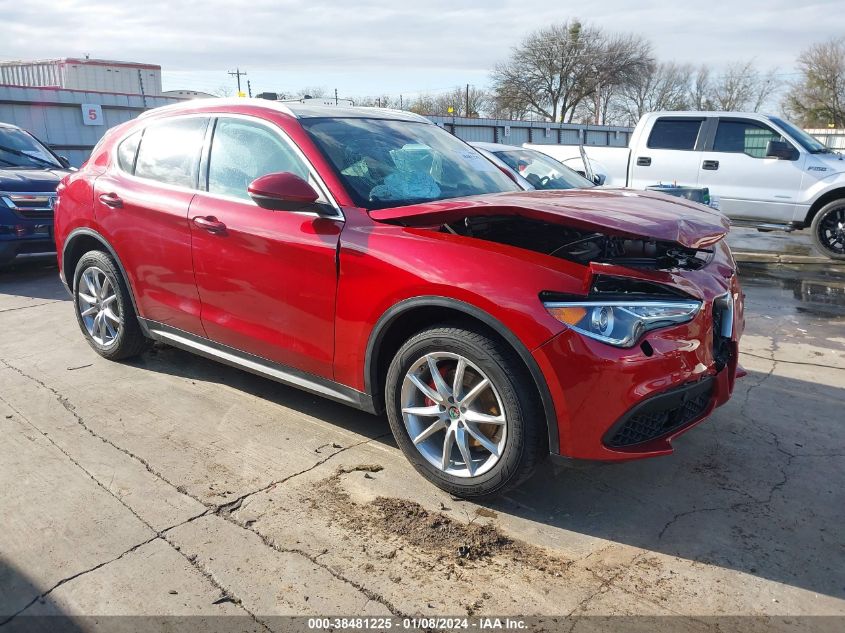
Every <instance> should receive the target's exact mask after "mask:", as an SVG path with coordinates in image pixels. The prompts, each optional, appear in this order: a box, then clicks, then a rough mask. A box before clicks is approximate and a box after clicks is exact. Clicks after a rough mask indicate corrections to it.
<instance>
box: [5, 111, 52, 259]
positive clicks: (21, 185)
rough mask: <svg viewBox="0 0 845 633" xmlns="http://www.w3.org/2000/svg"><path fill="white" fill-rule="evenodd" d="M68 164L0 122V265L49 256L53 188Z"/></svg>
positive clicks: (18, 130)
mask: <svg viewBox="0 0 845 633" xmlns="http://www.w3.org/2000/svg"><path fill="white" fill-rule="evenodd" d="M67 168H68V162H67V159H65V158H64V157H62V156H57V155H56V154H54V153H53V152H52V151H51V150H50V149H48V148H47V147H45V146H44V144H43V143H41V142H40V141H39V140H38V139H36V138H35V137H34V136H32V134H30V133H29V132H26V131H24V130H22V129H20V128H19V127H15V126H14V125H9V124H7V123H0V265H3V264H8V263H9V262H11V261H12V260H13V259H15V257H17V256H18V255H21V254H24V253H51V252H54V251H55V250H56V245H55V242H54V240H53V205H54V203H55V200H56V186H57V185H58V184H59V181H60V180H61V179H62V178H64V176H65V175H66V174H67V173H68V169H67Z"/></svg>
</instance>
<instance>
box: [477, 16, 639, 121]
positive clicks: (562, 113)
mask: <svg viewBox="0 0 845 633" xmlns="http://www.w3.org/2000/svg"><path fill="white" fill-rule="evenodd" d="M650 60H651V54H650V46H649V45H648V43H647V42H645V40H643V39H642V38H640V37H637V36H633V35H608V34H606V33H605V32H604V31H602V30H601V29H599V28H597V27H593V26H590V25H584V24H582V23H581V22H579V21H578V20H570V21H569V22H566V23H564V24H559V25H555V26H550V27H547V28H544V29H540V30H538V31H535V32H533V33H531V34H530V35H528V36H527V37H526V38H525V39H524V40H523V41H522V43H521V44H520V45H519V46H517V47H515V48H514V49H513V51H512V53H511V57H510V59H509V60H508V61H506V62H503V63H500V64H498V65H497V66H496V68H495V70H494V71H493V86H494V90H495V93H496V95H497V100H499V101H502V100H507V101H509V102H512V103H524V104H526V105H527V107H528V110H529V112H534V113H536V114H537V115H539V116H541V117H543V118H545V119H548V120H551V121H559V120H560V121H564V120H565V121H572V118H573V117H574V116H575V112H576V110H577V108H578V106H579V105H580V104H581V103H582V102H583V101H584V100H585V99H587V98H589V97H592V96H593V95H594V94H596V92H598V91H600V90H601V89H602V87H605V88H604V89H609V87H610V86H618V85H621V84H622V83H624V82H625V81H626V80H627V78H628V77H630V76H632V75H634V74H636V73H637V72H641V71H642V69H643V68H644V67H645V66H646V65H647V64H648V62H649V61H650Z"/></svg>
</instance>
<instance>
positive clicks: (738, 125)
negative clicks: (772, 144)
mask: <svg viewBox="0 0 845 633" xmlns="http://www.w3.org/2000/svg"><path fill="white" fill-rule="evenodd" d="M783 140H785V139H784V138H783V137H782V136H781V135H780V134H778V133H777V132H775V131H774V130H772V129H771V128H769V127H766V126H765V125H762V124H760V123H755V122H753V121H719V127H718V128H716V139H715V140H714V141H713V151H714V152H732V153H737V154H748V155H749V156H751V157H752V158H765V157H766V145H767V144H768V143H769V141H783Z"/></svg>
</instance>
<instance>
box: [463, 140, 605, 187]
mask: <svg viewBox="0 0 845 633" xmlns="http://www.w3.org/2000/svg"><path fill="white" fill-rule="evenodd" d="M470 145H472V146H473V147H474V148H475V149H477V150H478V151H479V152H481V153H482V154H484V156H486V157H487V158H488V159H489V160H490V161H492V162H493V163H494V164H495V165H497V166H498V167H499V168H500V169H502V170H505V171H507V173H508V174H509V175H510V176H511V178H512V179H513V180H515V181H516V183H517V184H518V185H519V186H520V187H522V188H523V189H525V190H526V191H528V190H532V189H588V188H590V187H594V186H595V185H594V184H593V183H592V182H590V181H589V180H587V179H586V178H584V177H583V176H581V175H580V174H579V173H578V172H576V171H574V170H572V169H570V168H569V167H567V166H566V165H564V164H563V163H561V162H559V161H557V160H555V159H554V158H551V157H550V156H547V155H546V154H543V153H542V152H538V151H537V150H534V149H526V148H524V147H516V146H514V145H502V144H501V143H470Z"/></svg>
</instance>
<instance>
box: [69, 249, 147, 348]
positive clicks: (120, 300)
mask: <svg viewBox="0 0 845 633" xmlns="http://www.w3.org/2000/svg"><path fill="white" fill-rule="evenodd" d="M91 266H96V267H97V268H99V269H100V270H102V271H103V272H104V273H106V275H107V276H108V278H109V282H111V284H112V286H113V287H114V289H115V294H116V296H117V300H116V301H117V304H118V309H119V310H120V315H121V318H122V319H123V326H122V327H121V328H120V331H119V332H118V334H117V338H116V339H115V342H114V343H113V344H111V345H108V346H105V345H100V344H99V343H98V342H97V341H95V340H94V339H93V338H92V337H91V335H90V334H89V333H88V328H87V327H85V322H84V321H83V320H82V315H81V312H80V310H79V283H80V279H81V278H82V273H83V272H85V270H86V269H88V268H90V267H91ZM73 307H74V312H75V313H76V321H77V323H79V329H80V330H82V334H83V335H84V336H85V340H86V341H88V344H89V345H90V346H91V347H92V348H94V350H95V351H96V352H97V353H98V354H99V355H100V356H103V357H104V358H109V359H112V358H113V359H117V358H122V357H124V356H125V355H126V351H127V349H126V348H127V342H128V341H127V338H128V337H129V336H130V329H131V325H132V323H133V322H134V319H135V310H134V309H133V308H132V302H131V299H130V298H129V293H128V291H127V289H126V284H125V283H124V282H123V276H122V275H121V274H120V271H119V270H118V269H117V266H115V264H114V262H113V261H112V259H111V257H109V256H108V255H106V254H105V253H103V252H102V251H90V252H88V253H85V255H83V256H82V258H81V259H80V260H79V262H78V263H77V265H76V270H75V271H74V274H73Z"/></svg>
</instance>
